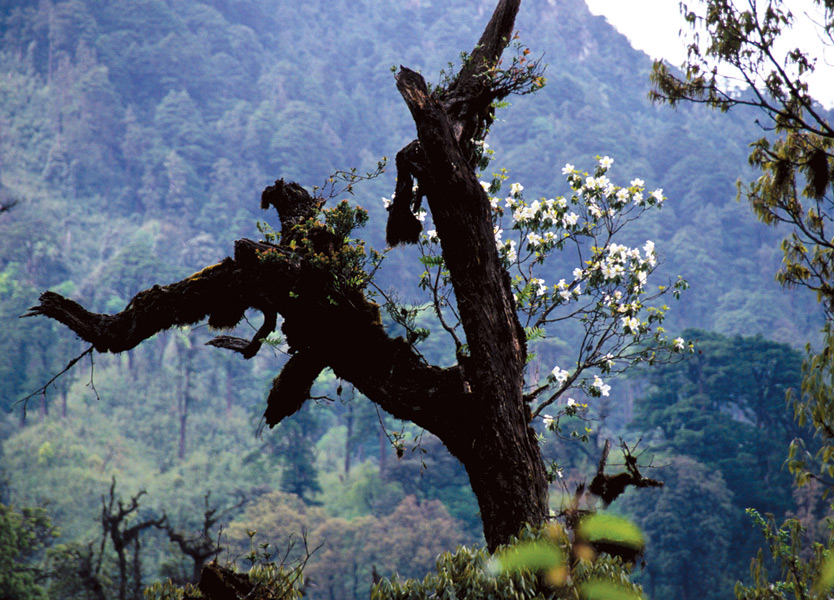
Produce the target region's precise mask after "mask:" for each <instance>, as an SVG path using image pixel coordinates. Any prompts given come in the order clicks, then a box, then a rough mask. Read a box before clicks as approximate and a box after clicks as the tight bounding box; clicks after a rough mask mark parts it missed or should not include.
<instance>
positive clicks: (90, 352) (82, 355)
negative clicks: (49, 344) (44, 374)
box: [9, 346, 101, 411]
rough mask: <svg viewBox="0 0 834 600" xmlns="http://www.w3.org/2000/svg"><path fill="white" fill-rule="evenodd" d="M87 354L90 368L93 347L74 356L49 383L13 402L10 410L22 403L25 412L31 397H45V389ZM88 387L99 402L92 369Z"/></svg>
mask: <svg viewBox="0 0 834 600" xmlns="http://www.w3.org/2000/svg"><path fill="white" fill-rule="evenodd" d="M87 354H89V355H90V365H91V367H92V365H93V346H90V347H89V348H87V349H86V350H84V352H82V353H81V354H79V355H78V356H76V357H75V358H73V359H72V360H71V361H69V362H68V363H67V366H66V367H64V368H63V370H61V372H60V373H58V374H57V375H55V376H54V377H53V378H52V379H50V380H49V381H47V382H46V383H45V384H43V385H42V386H41V387H39V388H38V389H37V390H35V391H34V392H32V393H31V394H29V395H28V396H26V397H25V398H21V399H20V400H18V401H17V402H15V403H14V404H13V405H12V408H14V407H16V406H17V405H18V404H21V403H23V410H24V411H25V410H26V403H27V402H28V401H29V400H30V399H31V398H33V397H35V396H37V395H43V396H45V395H46V390H47V388H48V387H49V386H50V385H52V384H53V383H55V382H56V381H57V380H58V378H59V377H60V376H61V375H63V374H64V373H66V372H67V371H69V370H70V369H72V368H73V367H74V366H75V363H77V362H78V361H79V360H81V359H82V358H84V356H86V355H87ZM88 385H89V386H92V388H93V391H94V392H95V394H96V398H98V399H99V400H101V398H100V397H99V395H98V392H96V387H95V385H94V384H93V372H92V368H91V369H90V383H89V384H88ZM9 411H11V409H9Z"/></svg>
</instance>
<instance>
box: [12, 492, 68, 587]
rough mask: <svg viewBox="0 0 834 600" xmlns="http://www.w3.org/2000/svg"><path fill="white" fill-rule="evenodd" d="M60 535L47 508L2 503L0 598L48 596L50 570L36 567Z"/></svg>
mask: <svg viewBox="0 0 834 600" xmlns="http://www.w3.org/2000/svg"><path fill="white" fill-rule="evenodd" d="M55 535H57V534H56V532H55V530H54V528H53V527H52V524H51V523H50V520H49V517H48V516H47V515H46V511H45V510H44V509H42V508H23V509H20V510H19V511H18V510H16V509H15V507H13V506H7V505H5V504H0V598H16V599H19V600H38V599H40V598H46V592H45V590H44V589H43V587H42V586H41V585H40V583H41V582H42V581H43V579H44V578H45V573H46V569H45V568H44V569H39V568H38V567H36V566H34V563H35V562H36V560H35V559H36V557H38V556H39V555H40V557H41V558H43V556H42V555H43V552H44V549H45V548H46V546H47V545H48V544H49V543H50V540H51V538H52V537H54V536H55Z"/></svg>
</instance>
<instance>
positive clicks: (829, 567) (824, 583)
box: [814, 554, 834, 593]
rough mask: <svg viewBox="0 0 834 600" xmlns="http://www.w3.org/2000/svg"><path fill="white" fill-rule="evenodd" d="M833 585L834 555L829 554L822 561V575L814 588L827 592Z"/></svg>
mask: <svg viewBox="0 0 834 600" xmlns="http://www.w3.org/2000/svg"><path fill="white" fill-rule="evenodd" d="M832 587H834V555H830V554H829V555H828V556H827V557H825V560H824V561H823V563H822V567H821V568H820V577H819V579H817V582H816V583H815V584H814V589H815V590H817V591H818V592H823V593H826V592H828V590H830V589H831V588H832Z"/></svg>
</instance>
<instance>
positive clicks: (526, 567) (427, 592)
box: [371, 524, 643, 600]
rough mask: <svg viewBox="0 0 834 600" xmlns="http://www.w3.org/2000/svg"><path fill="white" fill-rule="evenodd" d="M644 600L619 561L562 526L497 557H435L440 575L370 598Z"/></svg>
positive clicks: (385, 585)
mask: <svg viewBox="0 0 834 600" xmlns="http://www.w3.org/2000/svg"><path fill="white" fill-rule="evenodd" d="M430 597H435V598H459V599H461V600H464V599H468V600H475V599H480V598H494V599H496V600H497V599H499V598H500V599H504V598H513V599H519V600H520V599H525V598H531V599H532V598H542V599H556V598H577V597H581V598H588V599H593V598H598V599H604V598H609V597H610V598H629V599H630V598H634V599H639V598H643V595H642V593H641V591H640V587H639V586H637V585H635V584H633V583H632V582H631V581H630V579H629V568H628V567H626V566H624V565H623V564H622V562H621V561H620V559H619V558H611V557H609V556H607V555H599V556H596V555H595V553H594V552H593V551H592V550H590V548H589V547H587V546H584V545H581V544H580V545H573V544H571V542H570V538H569V536H568V535H567V534H566V532H565V530H564V529H563V528H562V527H561V526H560V525H558V524H553V525H550V526H548V527H546V528H544V529H543V530H541V531H533V530H531V529H526V530H525V531H524V532H522V534H521V535H520V536H519V538H518V540H515V541H513V542H512V543H511V544H509V545H508V546H505V547H502V548H500V549H499V550H498V551H497V552H496V553H495V555H494V557H490V556H489V554H488V553H487V552H486V551H484V550H482V549H478V548H475V547H467V546H461V547H458V549H457V550H456V551H455V552H454V554H453V553H450V552H444V553H443V554H441V555H440V556H438V558H437V564H436V572H434V573H430V574H428V575H427V576H426V577H425V578H424V579H423V580H422V581H419V580H413V579H406V580H403V579H401V578H399V577H393V578H391V579H385V580H382V581H381V582H380V583H378V584H377V585H375V586H374V588H373V590H372V591H371V598H372V600H394V599H398V600H412V599H413V600H417V599H421V598H430Z"/></svg>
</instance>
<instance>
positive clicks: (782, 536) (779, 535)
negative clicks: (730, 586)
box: [735, 509, 834, 600]
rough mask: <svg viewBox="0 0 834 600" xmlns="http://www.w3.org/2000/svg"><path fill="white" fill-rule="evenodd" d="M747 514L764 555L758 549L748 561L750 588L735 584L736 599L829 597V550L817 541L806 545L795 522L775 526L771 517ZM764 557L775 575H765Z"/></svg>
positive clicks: (801, 531) (803, 531)
mask: <svg viewBox="0 0 834 600" xmlns="http://www.w3.org/2000/svg"><path fill="white" fill-rule="evenodd" d="M747 514H748V515H749V517H750V519H751V520H752V521H753V524H754V525H755V527H756V528H757V529H758V530H759V531H760V532H761V534H762V536H763V537H764V539H765V541H766V543H767V550H768V554H769V555H770V556H767V555H766V554H765V553H764V552H763V551H762V550H759V553H758V554H757V556H756V557H755V558H754V559H753V560H752V561H751V564H750V574H751V577H752V581H753V582H752V585H749V586H745V585H742V584H741V583H736V586H735V594H736V598H738V600H770V599H776V598H779V599H781V598H795V599H797V600H817V599H819V600H822V599H823V598H829V597H830V589H831V586H832V583H834V582H832V580H831V550H830V548H829V549H826V548H825V546H823V545H822V544H820V543H818V542H813V543H810V544H809V543H808V541H807V539H806V535H805V534H806V532H805V530H804V528H803V527H802V524H801V523H800V522H799V521H798V520H797V519H788V520H786V521H785V522H784V523H783V524H782V525H781V526H777V525H776V522H775V520H774V518H773V516H772V515H768V516H767V517H763V516H762V515H761V514H760V513H759V512H758V511H756V510H754V509H748V511H747ZM766 558H770V559H772V562H773V564H774V565H775V568H776V570H777V572H778V573H779V575H778V576H777V577H776V578H772V577H771V576H769V574H768V571H767V569H766V568H765V565H766Z"/></svg>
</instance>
